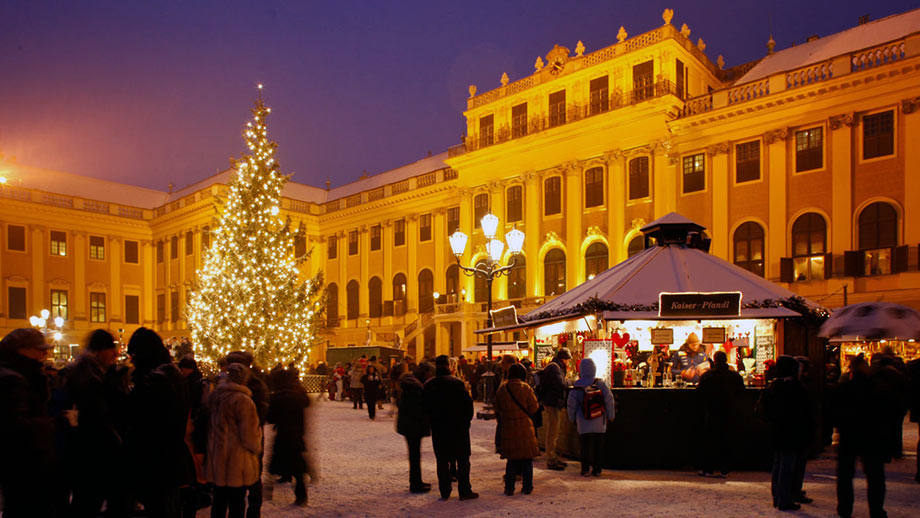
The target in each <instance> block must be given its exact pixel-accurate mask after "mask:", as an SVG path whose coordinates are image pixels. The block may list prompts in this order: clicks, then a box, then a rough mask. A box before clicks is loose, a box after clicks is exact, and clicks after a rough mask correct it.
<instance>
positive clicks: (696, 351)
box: [671, 333, 709, 383]
mask: <svg viewBox="0 0 920 518" xmlns="http://www.w3.org/2000/svg"><path fill="white" fill-rule="evenodd" d="M707 370H709V358H707V357H706V354H705V353H704V352H703V344H702V343H700V338H699V337H698V336H696V333H690V336H688V337H687V340H686V341H685V342H684V344H683V345H681V346H680V349H678V350H677V351H676V352H675V353H674V354H673V355H671V373H672V374H673V375H674V377H675V379H676V378H677V376H680V378H681V379H682V380H684V381H686V382H687V383H697V382H699V381H700V375H701V374H703V373H704V372H706V371H707Z"/></svg>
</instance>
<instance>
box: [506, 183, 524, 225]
mask: <svg viewBox="0 0 920 518" xmlns="http://www.w3.org/2000/svg"><path fill="white" fill-rule="evenodd" d="M523 193H524V189H523V188H522V187H521V186H520V185H513V186H511V187H508V190H507V191H505V200H506V203H507V205H508V207H507V210H506V211H505V219H507V221H508V223H514V222H515V221H521V220H523V219H524V203H523Z"/></svg>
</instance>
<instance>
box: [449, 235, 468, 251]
mask: <svg viewBox="0 0 920 518" xmlns="http://www.w3.org/2000/svg"><path fill="white" fill-rule="evenodd" d="M467 239H469V237H468V236H467V235H466V234H464V233H463V232H460V231H459V230H458V231H456V232H454V233H453V234H451V235H450V237H449V238H448V240H450V249H451V251H452V252H453V253H454V255H456V256H457V257H460V256H461V255H463V251H464V250H466V240H467Z"/></svg>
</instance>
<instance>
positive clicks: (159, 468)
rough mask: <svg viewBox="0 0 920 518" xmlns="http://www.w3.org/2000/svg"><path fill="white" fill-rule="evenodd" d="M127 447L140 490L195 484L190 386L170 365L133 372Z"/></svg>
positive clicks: (135, 481)
mask: <svg viewBox="0 0 920 518" xmlns="http://www.w3.org/2000/svg"><path fill="white" fill-rule="evenodd" d="M128 411H129V415H128V430H127V437H126V438H125V446H126V448H127V452H128V460H129V462H130V464H131V466H132V468H133V469H132V471H133V472H134V473H135V475H136V477H135V480H134V483H135V484H137V487H139V488H143V489H146V490H150V489H152V488H174V487H181V486H183V485H186V484H190V483H192V482H194V481H195V465H194V462H193V460H192V456H191V452H189V449H188V446H187V445H186V443H185V430H186V425H187V423H188V417H189V402H188V385H187V384H186V381H185V378H184V377H183V376H182V374H181V373H180V372H179V369H177V368H176V366H175V365H173V364H171V363H165V364H162V365H159V366H157V367H155V368H153V369H151V370H149V371H147V372H139V371H135V374H134V388H133V389H132V390H131V393H130V394H129V395H128Z"/></svg>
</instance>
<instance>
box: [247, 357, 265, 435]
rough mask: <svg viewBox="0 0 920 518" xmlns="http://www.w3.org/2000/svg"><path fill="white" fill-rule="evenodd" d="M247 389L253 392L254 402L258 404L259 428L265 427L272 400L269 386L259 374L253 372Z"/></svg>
mask: <svg viewBox="0 0 920 518" xmlns="http://www.w3.org/2000/svg"><path fill="white" fill-rule="evenodd" d="M246 388H248V389H249V391H250V392H252V402H253V403H255V404H256V412H257V413H258V414H259V426H265V418H266V417H268V406H269V404H270V399H271V392H269V390H268V385H267V384H266V383H265V381H264V380H263V379H262V378H261V377H259V375H258V373H256V372H255V371H253V372H252V376H250V377H249V381H247V382H246Z"/></svg>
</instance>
